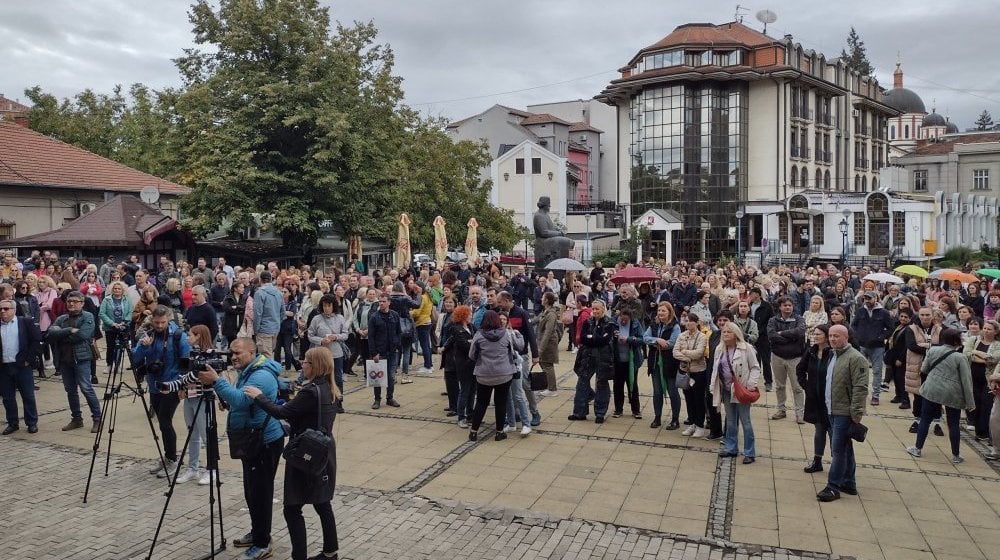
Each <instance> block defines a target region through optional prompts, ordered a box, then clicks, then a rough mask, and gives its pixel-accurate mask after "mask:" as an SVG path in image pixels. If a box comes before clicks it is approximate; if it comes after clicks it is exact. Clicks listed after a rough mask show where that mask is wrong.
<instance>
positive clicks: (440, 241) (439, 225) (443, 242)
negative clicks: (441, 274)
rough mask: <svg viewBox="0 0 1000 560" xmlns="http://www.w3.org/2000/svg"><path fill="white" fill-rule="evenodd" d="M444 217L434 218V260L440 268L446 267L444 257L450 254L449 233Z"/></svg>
mask: <svg viewBox="0 0 1000 560" xmlns="http://www.w3.org/2000/svg"><path fill="white" fill-rule="evenodd" d="M444 226H445V221H444V218H442V217H441V216H438V217H436V218H434V260H435V261H437V267H438V270H443V269H444V258H445V256H446V255H447V254H448V233H447V232H446V231H445V229H444Z"/></svg>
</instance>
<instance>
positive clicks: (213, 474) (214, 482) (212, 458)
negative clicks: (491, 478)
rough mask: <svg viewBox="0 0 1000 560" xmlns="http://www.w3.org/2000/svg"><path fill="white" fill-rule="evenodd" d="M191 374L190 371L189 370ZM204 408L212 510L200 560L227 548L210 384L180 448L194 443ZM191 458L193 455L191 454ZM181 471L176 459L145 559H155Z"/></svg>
mask: <svg viewBox="0 0 1000 560" xmlns="http://www.w3.org/2000/svg"><path fill="white" fill-rule="evenodd" d="M189 375H190V374H189ZM199 412H203V413H204V414H205V451H206V452H207V453H208V462H207V463H208V480H209V482H208V514H209V518H210V520H209V525H208V531H209V553H208V554H206V555H205V556H202V557H201V559H200V560H204V559H206V558H215V555H216V554H219V553H220V552H222V551H223V550H225V549H226V534H225V531H224V530H223V525H222V479H221V478H219V425H218V422H217V418H216V414H215V391H213V390H212V389H209V388H205V389H204V390H203V391H202V393H201V396H200V397H199V398H198V406H197V407H195V409H194V414H193V415H192V416H191V424H190V425H189V426H188V434H187V438H185V439H184V446H183V447H181V449H187V448H188V444H189V443H191V436H192V435H193V434H194V431H195V424H196V423H197V422H198V414H199ZM188 461H189V462H190V461H191V458H190V457H188ZM180 471H181V462H180V461H177V467H176V468H175V469H174V472H173V475H172V476H170V487H169V488H167V491H166V492H165V493H164V495H165V496H166V497H167V500H166V502H164V504H163V511H162V512H160V521H159V523H157V524H156V532H155V533H154V534H153V542H152V543H150V545H149V554H147V555H146V560H152V558H153V549H154V548H156V539H158V538H159V537H160V530H161V529H162V528H163V520H164V518H166V515H167V508H168V507H170V498H172V497H173V495H174V486H176V485H177V475H178V474H180ZM216 507H218V513H219V545H218V548H216V545H215V513H216Z"/></svg>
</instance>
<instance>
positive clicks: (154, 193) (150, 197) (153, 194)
mask: <svg viewBox="0 0 1000 560" xmlns="http://www.w3.org/2000/svg"><path fill="white" fill-rule="evenodd" d="M139 198H140V199H141V200H142V201H143V202H145V203H146V204H156V201H157V200H160V189H158V188H156V187H155V186H153V185H150V186H148V187H142V190H141V191H139Z"/></svg>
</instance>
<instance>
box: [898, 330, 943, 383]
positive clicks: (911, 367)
mask: <svg viewBox="0 0 1000 560" xmlns="http://www.w3.org/2000/svg"><path fill="white" fill-rule="evenodd" d="M910 330H911V331H913V334H914V335H915V336H916V337H917V342H924V341H925V337H924V331H923V329H921V328H920V326H919V325H910ZM940 335H941V325H934V327H933V328H932V329H931V338H930V340H929V341H928V342H930V343H931V345H936V344H937V343H938V337H939V336H940ZM923 363H924V355H922V354H917V353H916V352H914V351H912V350H907V351H906V379H905V388H906V392H907V393H913V394H914V395H919V394H920V384H921V379H920V366H921V365H922V364H923Z"/></svg>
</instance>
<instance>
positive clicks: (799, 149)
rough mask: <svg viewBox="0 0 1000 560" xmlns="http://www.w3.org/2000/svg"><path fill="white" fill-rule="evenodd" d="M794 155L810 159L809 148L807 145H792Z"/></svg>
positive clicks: (796, 157)
mask: <svg viewBox="0 0 1000 560" xmlns="http://www.w3.org/2000/svg"><path fill="white" fill-rule="evenodd" d="M792 157H793V158H795V159H809V148H808V147H807V146H792Z"/></svg>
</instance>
